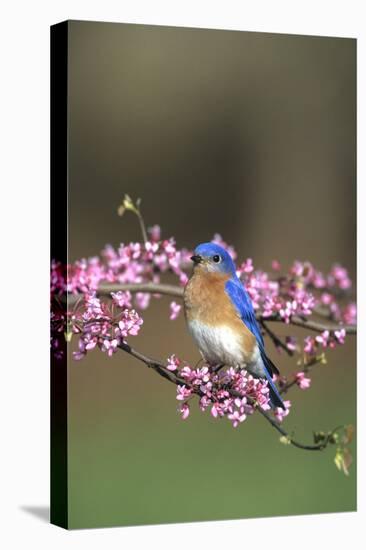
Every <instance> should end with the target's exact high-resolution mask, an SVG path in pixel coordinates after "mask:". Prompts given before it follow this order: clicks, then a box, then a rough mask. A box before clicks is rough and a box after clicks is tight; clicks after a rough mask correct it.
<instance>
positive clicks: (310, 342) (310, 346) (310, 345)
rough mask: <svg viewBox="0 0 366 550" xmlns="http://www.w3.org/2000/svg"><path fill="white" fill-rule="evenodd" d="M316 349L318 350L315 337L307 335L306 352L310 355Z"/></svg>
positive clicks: (305, 341)
mask: <svg viewBox="0 0 366 550" xmlns="http://www.w3.org/2000/svg"><path fill="white" fill-rule="evenodd" d="M315 351H316V342H315V338H313V337H312V336H307V337H306V338H305V339H304V352H305V353H308V354H309V355H310V354H313V353H315Z"/></svg>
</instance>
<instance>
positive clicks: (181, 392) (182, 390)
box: [177, 386, 192, 401]
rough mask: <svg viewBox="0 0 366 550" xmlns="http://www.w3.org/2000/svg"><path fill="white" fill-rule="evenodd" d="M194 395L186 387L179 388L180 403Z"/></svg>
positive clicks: (178, 397)
mask: <svg viewBox="0 0 366 550" xmlns="http://www.w3.org/2000/svg"><path fill="white" fill-rule="evenodd" d="M191 395H192V390H191V389H190V388H187V387H186V386H177V399H178V401H184V400H185V399H187V398H188V397H190V396H191Z"/></svg>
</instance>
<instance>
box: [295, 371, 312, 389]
mask: <svg viewBox="0 0 366 550" xmlns="http://www.w3.org/2000/svg"><path fill="white" fill-rule="evenodd" d="M296 384H297V385H298V386H299V388H300V389H301V390H307V389H308V388H309V387H310V384H311V379H310V378H306V376H305V373H304V372H298V373H296Z"/></svg>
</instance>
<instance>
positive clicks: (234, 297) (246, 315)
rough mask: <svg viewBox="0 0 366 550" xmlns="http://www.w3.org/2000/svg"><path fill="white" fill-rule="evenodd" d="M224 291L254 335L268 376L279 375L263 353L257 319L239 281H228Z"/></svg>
mask: <svg viewBox="0 0 366 550" xmlns="http://www.w3.org/2000/svg"><path fill="white" fill-rule="evenodd" d="M225 291H226V293H227V295H228V296H229V298H230V300H231V301H232V303H233V304H234V306H235V308H236V310H237V311H238V313H239V315H240V318H241V320H242V321H243V323H244V324H245V326H246V327H247V328H248V329H249V330H250V332H251V333H252V334H254V336H255V338H256V340H257V343H258V347H259V351H260V354H261V357H262V360H263V363H264V366H265V367H266V369H267V370H268V372H269V374H270V375H271V376H272V375H273V373H276V374H279V372H278V369H277V367H276V366H275V365H274V364H273V363H272V361H271V360H270V358H269V357H268V356H267V354H266V352H265V349H264V341H263V336H262V333H261V330H260V328H259V325H258V323H257V319H256V318H255V313H254V309H253V305H252V302H251V300H250V297H249V295H248V293H247V291H246V290H245V288H244V286H243V285H242V283H241V281H240V280H239V279H229V281H227V283H226V285H225Z"/></svg>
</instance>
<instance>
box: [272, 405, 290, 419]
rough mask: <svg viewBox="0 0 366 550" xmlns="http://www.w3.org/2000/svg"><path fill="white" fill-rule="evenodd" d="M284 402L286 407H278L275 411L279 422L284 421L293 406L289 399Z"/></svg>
mask: <svg viewBox="0 0 366 550" xmlns="http://www.w3.org/2000/svg"><path fill="white" fill-rule="evenodd" d="M283 404H284V405H285V407H286V409H282V408H281V407H276V409H275V411H274V415H275V417H276V419H277V421H278V422H282V421H283V419H284V418H285V417H286V416H287V415H288V414H289V412H290V408H291V401H289V400H287V401H284V402H283Z"/></svg>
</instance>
